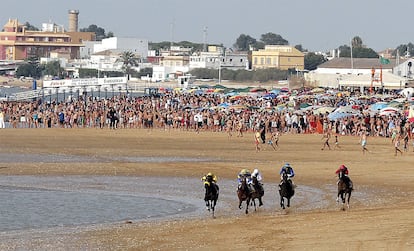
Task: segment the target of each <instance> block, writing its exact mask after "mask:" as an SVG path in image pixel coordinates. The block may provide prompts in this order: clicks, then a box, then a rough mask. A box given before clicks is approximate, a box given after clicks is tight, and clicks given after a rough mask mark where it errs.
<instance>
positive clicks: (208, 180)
mask: <svg viewBox="0 0 414 251" xmlns="http://www.w3.org/2000/svg"><path fill="white" fill-rule="evenodd" d="M201 180H202V181H203V182H204V184H205V185H208V186H210V184H211V182H213V183H217V176H216V175H214V174H213V173H208V174H206V175H204V176H203V178H201Z"/></svg>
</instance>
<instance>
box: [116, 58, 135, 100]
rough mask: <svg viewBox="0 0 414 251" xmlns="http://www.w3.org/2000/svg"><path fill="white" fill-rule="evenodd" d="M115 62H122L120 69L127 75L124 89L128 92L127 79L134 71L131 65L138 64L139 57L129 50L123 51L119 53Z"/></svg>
mask: <svg viewBox="0 0 414 251" xmlns="http://www.w3.org/2000/svg"><path fill="white" fill-rule="evenodd" d="M117 62H122V69H123V71H124V73H125V75H126V76H127V82H126V83H125V91H126V93H128V80H129V77H130V75H131V74H132V73H133V72H134V70H133V69H132V67H133V66H138V63H139V59H138V58H137V57H136V56H135V54H134V53H133V52H131V51H124V52H122V53H121V55H120V57H119V58H118V60H117Z"/></svg>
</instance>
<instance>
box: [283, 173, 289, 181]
mask: <svg viewBox="0 0 414 251" xmlns="http://www.w3.org/2000/svg"><path fill="white" fill-rule="evenodd" d="M282 180H283V181H284V182H286V181H287V180H288V174H287V173H286V172H283V174H282Z"/></svg>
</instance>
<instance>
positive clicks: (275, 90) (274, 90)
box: [270, 89, 281, 95]
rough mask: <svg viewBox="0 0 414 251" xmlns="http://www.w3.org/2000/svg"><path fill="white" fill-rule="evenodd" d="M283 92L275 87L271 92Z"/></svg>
mask: <svg viewBox="0 0 414 251" xmlns="http://www.w3.org/2000/svg"><path fill="white" fill-rule="evenodd" d="M280 92H281V90H280V89H273V90H271V91H270V93H274V94H276V95H277V94H279V93H280Z"/></svg>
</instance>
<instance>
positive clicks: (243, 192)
mask: <svg viewBox="0 0 414 251" xmlns="http://www.w3.org/2000/svg"><path fill="white" fill-rule="evenodd" d="M237 196H238V197H239V209H242V202H243V201H246V211H245V212H246V214H248V213H249V204H250V200H251V199H252V194H251V193H250V189H249V187H248V186H247V180H246V177H243V178H242V179H241V184H240V185H239V187H238V188H237Z"/></svg>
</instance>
